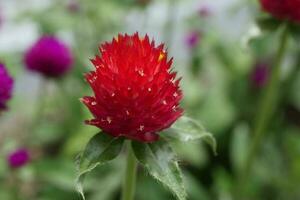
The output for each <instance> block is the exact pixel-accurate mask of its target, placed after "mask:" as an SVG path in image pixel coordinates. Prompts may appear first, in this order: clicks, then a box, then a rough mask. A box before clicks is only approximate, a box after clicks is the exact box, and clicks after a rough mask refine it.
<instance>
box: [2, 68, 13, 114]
mask: <svg viewBox="0 0 300 200" xmlns="http://www.w3.org/2000/svg"><path fill="white" fill-rule="evenodd" d="M13 84H14V81H13V79H12V77H11V76H10V75H9V74H8V72H7V70H6V68H5V66H4V65H3V64H1V63H0V111H1V110H4V109H5V108H6V103H7V101H8V100H9V99H10V98H11V95H12V90H13Z"/></svg>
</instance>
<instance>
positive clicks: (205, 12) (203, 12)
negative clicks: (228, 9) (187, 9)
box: [198, 6, 212, 18]
mask: <svg viewBox="0 0 300 200" xmlns="http://www.w3.org/2000/svg"><path fill="white" fill-rule="evenodd" d="M198 14H199V16H200V17H203V18H206V17H209V16H211V14H212V11H211V8H210V7H209V6H201V7H200V8H199V10H198Z"/></svg>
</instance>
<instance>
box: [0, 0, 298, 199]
mask: <svg viewBox="0 0 300 200" xmlns="http://www.w3.org/2000/svg"><path fill="white" fill-rule="evenodd" d="M260 15H261V14H260V9H259V6H258V4H257V2H256V1H250V0H249V1H238V0H217V1H208V0H207V1H204V0H203V1H201V0H97V1H95V0H81V1H80V0H77V1H76V0H22V1H20V0H0V18H1V20H0V21H1V22H0V60H1V62H3V63H5V64H6V66H7V68H8V70H9V72H10V73H11V74H12V75H13V77H14V79H15V88H14V95H13V99H12V101H11V102H10V104H9V111H8V112H5V113H3V114H2V115H1V116H0V119H1V121H0V153H1V157H0V199H5V200H10V199H30V200H31V199H32V200H33V199H37V200H53V199H64V200H73V199H80V196H79V194H78V193H77V192H76V191H75V186H74V181H75V178H76V173H75V172H76V169H75V164H74V163H75V158H76V156H77V155H78V153H79V152H80V151H81V150H82V149H83V148H84V146H85V145H86V143H87V141H88V140H89V139H90V138H91V137H92V136H93V135H94V134H95V133H97V131H98V130H97V129H96V128H93V127H90V126H86V125H84V123H83V121H84V120H85V119H89V118H91V115H90V113H89V112H88V111H87V109H85V108H84V107H83V106H82V104H81V103H80V102H79V100H78V99H79V98H80V97H82V96H84V95H88V94H91V90H90V88H89V87H88V85H87V84H86V83H85V81H84V79H83V73H86V72H88V71H89V70H91V69H92V66H91V64H90V61H89V59H90V58H92V57H93V56H94V55H95V54H96V53H98V49H97V48H98V45H99V44H100V43H101V42H103V41H106V40H111V38H112V37H113V36H116V35H117V34H118V33H133V32H136V31H138V32H139V33H140V34H146V33H147V34H148V35H149V36H150V37H151V38H154V39H155V40H156V41H157V44H158V43H160V42H165V43H166V47H167V48H168V51H169V55H170V56H172V57H174V68H175V69H176V70H178V71H179V74H180V75H181V76H182V77H183V80H182V88H183V91H184V96H185V97H184V100H183V107H184V109H185V113H186V114H187V115H188V116H191V117H193V118H195V119H197V120H199V121H201V122H202V123H203V125H204V126H205V127H206V128H207V130H209V131H210V132H212V133H214V135H215V137H216V139H217V142H218V155H217V156H213V153H212V152H211V151H210V150H209V148H208V147H207V146H206V145H204V144H203V143H200V142H192V143H190V144H184V145H183V144H173V147H174V149H175V150H176V151H177V152H178V154H179V159H180V165H181V166H182V168H183V169H184V173H185V182H186V188H187V190H188V194H189V199H190V200H214V199H220V200H230V199H233V198H234V196H235V193H237V191H238V190H239V188H238V177H239V174H240V171H241V169H242V166H243V163H244V159H245V156H246V153H247V151H248V149H249V142H250V140H251V137H252V135H251V133H252V132H251V130H252V127H253V122H254V118H255V116H256V113H257V104H258V101H259V99H260V96H261V94H262V93H264V88H265V87H264V85H258V84H257V81H255V79H253V78H251V77H252V76H253V73H255V69H256V67H257V65H258V64H259V63H261V62H264V63H267V64H266V65H268V66H269V67H272V62H273V60H274V54H275V52H276V47H277V46H278V33H277V32H271V31H266V32H263V33H261V32H260V29H259V27H258V26H256V24H255V20H256V19H257V18H258V17H259V16H260ZM191 33H194V37H196V39H194V40H193V39H191V38H189V37H191ZM44 34H54V35H56V36H57V37H59V38H60V39H62V40H63V41H64V42H65V43H67V44H68V45H69V46H70V47H71V48H72V52H73V55H74V57H75V61H74V68H73V70H72V71H71V72H70V73H69V74H68V75H67V76H66V77H64V78H62V79H60V80H52V79H44V78H43V77H41V76H39V75H38V74H34V73H31V72H28V71H26V70H25V69H24V63H23V54H24V52H25V51H26V50H27V49H28V48H29V47H30V46H31V45H32V43H33V42H34V41H35V40H36V39H38V38H39V37H40V36H41V35H44ZM195 34H196V36H195ZM253 36H256V37H255V38H254V37H253ZM191 40H192V41H191ZM195 40H196V41H195ZM299 58H300V48H299V40H297V38H290V39H289V53H288V54H287V55H286V57H285V61H284V66H283V68H282V71H281V86H280V87H281V88H280V103H279V106H278V109H277V110H276V113H275V114H274V115H273V117H272V122H271V124H270V126H269V128H268V134H266V137H265V138H264V142H263V144H262V146H261V148H260V150H259V153H258V154H257V156H256V159H255V160H254V163H253V169H252V170H251V176H249V180H247V184H248V185H247V190H246V191H245V192H246V194H247V196H248V197H249V199H257V200H259V199H262V200H267V199H270V200H271V199H272V200H281V199H287V200H297V199H300V190H299V188H300V131H299V126H300V95H299V94H300V93H299V89H300V76H299V68H300V59H299ZM0 87H1V86H0ZM21 147H22V148H26V149H28V150H29V152H30V158H31V159H30V162H29V163H28V165H26V166H24V167H22V168H20V169H17V170H13V169H10V167H9V165H8V164H7V155H8V154H9V153H10V152H11V151H14V150H15V149H17V148H21ZM124 166H125V164H124V158H123V157H122V156H120V157H119V158H118V159H117V160H115V161H113V162H112V163H111V164H109V165H106V166H104V167H101V168H98V169H97V170H95V171H93V172H92V173H91V174H89V175H88V177H87V181H86V183H85V190H86V194H87V199H89V200H108V199H109V200H110V199H111V200H113V199H118V198H119V197H120V185H121V180H122V174H123V170H124V168H125V167H124ZM173 198H174V197H173V196H172V195H171V194H170V193H169V191H168V190H166V189H165V188H164V187H162V185H160V184H158V183H156V182H155V181H154V180H153V179H152V178H151V177H150V176H149V175H147V174H146V173H145V172H144V171H143V170H142V169H141V170H139V176H138V188H137V193H136V199H142V200H153V199H155V200H165V199H173Z"/></svg>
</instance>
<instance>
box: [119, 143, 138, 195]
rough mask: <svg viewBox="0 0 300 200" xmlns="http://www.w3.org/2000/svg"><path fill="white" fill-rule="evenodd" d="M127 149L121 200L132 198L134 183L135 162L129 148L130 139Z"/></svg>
mask: <svg viewBox="0 0 300 200" xmlns="http://www.w3.org/2000/svg"><path fill="white" fill-rule="evenodd" d="M127 151H128V155H127V166H126V174H125V176H124V181H123V189H122V200H133V199H134V193H135V185H136V170H137V162H136V158H135V156H134V153H133V150H132V148H131V142H130V141H128V142H127Z"/></svg>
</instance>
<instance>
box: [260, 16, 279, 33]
mask: <svg viewBox="0 0 300 200" xmlns="http://www.w3.org/2000/svg"><path fill="white" fill-rule="evenodd" d="M256 23H257V25H258V26H259V28H260V29H261V30H263V31H275V30H276V29H278V28H279V26H280V25H281V24H282V21H281V20H277V19H275V18H272V17H261V18H259V19H257V20H256Z"/></svg>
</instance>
